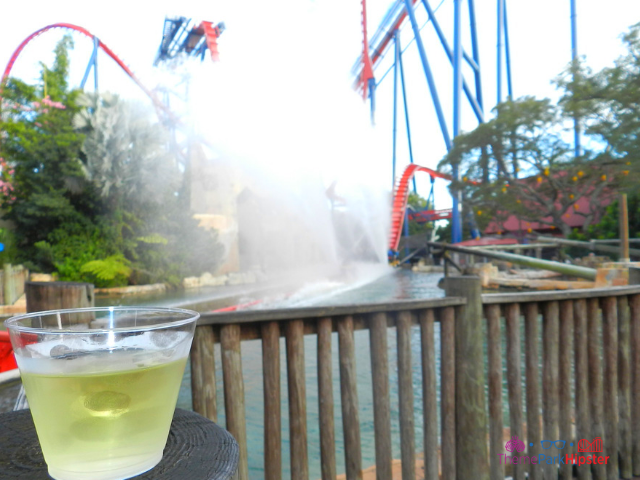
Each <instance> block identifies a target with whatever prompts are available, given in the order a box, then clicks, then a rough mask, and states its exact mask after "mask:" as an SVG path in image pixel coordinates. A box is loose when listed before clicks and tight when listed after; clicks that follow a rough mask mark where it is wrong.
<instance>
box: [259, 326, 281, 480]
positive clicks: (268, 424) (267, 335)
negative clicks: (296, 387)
mask: <svg viewBox="0 0 640 480" xmlns="http://www.w3.org/2000/svg"><path fill="white" fill-rule="evenodd" d="M261 329H262V371H263V386H264V388H263V389H264V478H265V480H281V479H282V441H281V440H282V438H281V437H282V433H281V432H282V418H281V416H282V414H281V409H280V324H279V323H278V322H265V323H263V324H262V327H261Z"/></svg>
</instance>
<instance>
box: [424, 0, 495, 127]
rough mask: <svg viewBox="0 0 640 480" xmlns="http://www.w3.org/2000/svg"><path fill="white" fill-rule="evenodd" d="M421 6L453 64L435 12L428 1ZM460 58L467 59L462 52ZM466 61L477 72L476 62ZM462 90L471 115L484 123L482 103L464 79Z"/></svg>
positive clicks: (469, 59) (451, 54)
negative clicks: (471, 112)
mask: <svg viewBox="0 0 640 480" xmlns="http://www.w3.org/2000/svg"><path fill="white" fill-rule="evenodd" d="M422 4H423V5H424V8H425V10H426V11H427V14H428V15H429V19H430V20H431V24H432V25H433V28H434V30H435V31H436V34H437V35H438V38H439V39H440V43H441V44H442V48H443V49H444V53H446V54H447V58H448V59H449V61H450V62H451V63H452V64H453V52H452V51H451V47H450V46H449V42H447V38H446V37H445V35H444V32H443V31H442V28H440V24H439V23H438V20H437V19H436V15H435V12H434V11H433V9H432V8H431V5H429V1H428V0H422ZM462 56H463V57H464V58H467V57H466V56H465V53H464V51H463V52H462ZM467 60H468V62H469V64H470V65H471V66H472V68H473V70H474V72H478V70H479V69H480V67H479V65H478V63H477V62H476V60H475V59H472V58H468V59H467ZM462 89H463V90H464V93H465V94H466V96H467V99H468V100H469V103H470V104H471V109H472V110H473V113H475V114H476V118H477V119H478V122H479V123H483V122H484V114H483V112H482V107H481V103H482V102H481V101H480V102H478V100H477V99H476V97H474V95H473V93H471V89H470V88H469V86H468V85H467V82H465V81H464V78H463V79H462ZM478 91H480V90H477V89H476V92H478ZM476 94H477V93H476ZM480 95H481V97H480V98H482V94H480Z"/></svg>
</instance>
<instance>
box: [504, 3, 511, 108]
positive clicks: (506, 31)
mask: <svg viewBox="0 0 640 480" xmlns="http://www.w3.org/2000/svg"><path fill="white" fill-rule="evenodd" d="M502 1H503V2H504V3H503V9H502V13H503V22H504V25H503V28H504V58H505V65H506V67H507V92H508V95H509V98H510V99H513V84H512V83H511V51H510V49H509V22H507V2H506V0H502Z"/></svg>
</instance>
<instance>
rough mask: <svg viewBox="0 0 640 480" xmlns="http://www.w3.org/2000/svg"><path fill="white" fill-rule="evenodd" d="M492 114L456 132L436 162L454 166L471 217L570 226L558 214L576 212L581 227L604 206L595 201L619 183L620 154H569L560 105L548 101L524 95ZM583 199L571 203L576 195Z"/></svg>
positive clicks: (622, 176)
mask: <svg viewBox="0 0 640 480" xmlns="http://www.w3.org/2000/svg"><path fill="white" fill-rule="evenodd" d="M495 113H496V116H495V118H494V119H492V120H490V121H488V122H486V123H485V124H482V125H480V126H479V127H478V128H476V129H475V130H474V131H472V132H469V133H467V134H463V135H460V136H458V137H457V138H456V140H455V142H454V148H453V149H452V150H451V151H450V152H449V154H448V155H447V156H446V157H445V158H444V160H443V161H442V162H441V164H440V166H441V167H444V168H445V169H450V168H451V167H452V166H453V165H457V166H458V167H459V170H460V172H461V177H462V181H460V182H456V183H454V184H453V185H452V188H454V189H459V190H461V191H462V194H463V196H464V198H465V201H466V204H467V205H466V206H467V207H468V208H470V209H472V211H473V213H474V214H475V218H476V219H477V220H478V221H479V223H481V224H482V223H483V222H485V225H486V222H487V220H488V219H493V220H495V221H496V222H497V223H498V224H500V223H502V222H504V221H505V220H506V219H507V218H508V217H509V216H510V215H516V216H517V217H518V218H520V219H522V220H524V221H531V222H533V221H537V222H541V223H543V224H545V223H546V224H547V225H549V226H554V227H556V228H558V229H559V230H560V231H561V232H563V233H564V234H565V235H568V234H569V233H570V231H571V229H570V227H569V226H568V225H567V224H566V223H565V221H564V220H565V219H566V218H567V217H568V216H569V215H570V214H571V213H576V214H578V215H582V216H584V217H585V218H584V227H585V228H587V227H588V226H589V225H591V224H592V223H593V222H594V221H595V220H596V219H597V218H599V217H600V216H601V214H602V213H603V211H604V207H603V203H606V202H603V200H604V199H605V198H607V197H612V196H613V195H614V193H615V191H616V190H617V189H618V188H620V186H621V185H623V184H624V182H625V175H626V174H625V173H624V172H623V170H624V165H623V163H622V162H621V161H620V160H615V159H610V160H609V161H606V162H605V161H601V157H600V156H599V155H598V154H597V152H592V151H588V150H585V151H584V153H583V154H582V156H580V157H578V158H576V157H575V156H574V152H573V148H572V147H571V145H569V144H568V143H567V142H566V141H565V140H564V134H563V129H564V125H565V123H566V122H567V121H568V119H567V117H566V115H565V112H564V111H563V110H562V109H561V108H559V107H557V106H554V105H552V104H551V103H550V101H549V100H547V99H545V100H536V99H534V98H531V97H524V98H521V99H518V100H514V101H511V100H509V101H507V102H504V103H501V104H500V105H498V106H497V107H496V110H495ZM580 198H585V199H587V200H588V202H589V207H590V208H589V211H588V212H583V211H580V210H579V205H578V204H577V203H576V202H577V200H578V199H580Z"/></svg>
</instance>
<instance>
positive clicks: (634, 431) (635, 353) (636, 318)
mask: <svg viewBox="0 0 640 480" xmlns="http://www.w3.org/2000/svg"><path fill="white" fill-rule="evenodd" d="M629 307H630V317H631V318H630V323H631V444H632V447H631V455H632V457H633V475H634V476H640V295H633V296H632V297H631V299H630V301H629Z"/></svg>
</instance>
